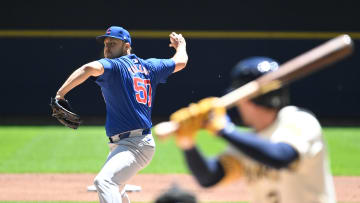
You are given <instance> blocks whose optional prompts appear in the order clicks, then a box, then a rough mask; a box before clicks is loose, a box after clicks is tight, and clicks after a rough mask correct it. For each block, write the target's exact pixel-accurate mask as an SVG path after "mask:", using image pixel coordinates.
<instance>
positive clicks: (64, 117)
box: [50, 98, 82, 129]
mask: <svg viewBox="0 0 360 203" xmlns="http://www.w3.org/2000/svg"><path fill="white" fill-rule="evenodd" d="M50 107H51V109H52V116H53V117H55V118H56V119H58V121H59V122H60V123H62V124H63V125H65V126H67V127H69V128H72V129H77V128H78V127H79V125H80V124H81V122H82V120H81V119H80V116H79V115H77V114H76V113H73V110H72V108H71V107H70V104H69V102H68V101H67V100H62V99H60V100H58V99H55V98H51V102H50Z"/></svg>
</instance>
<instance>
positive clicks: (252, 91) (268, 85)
mask: <svg viewBox="0 0 360 203" xmlns="http://www.w3.org/2000/svg"><path fill="white" fill-rule="evenodd" d="M352 51H353V42H352V39H351V38H350V36H349V35H340V36H338V37H336V38H333V39H331V40H329V41H327V42H325V43H323V44H321V45H319V46H317V47H315V48H313V49H311V50H309V51H307V52H305V53H303V54H301V55H299V56H297V57H295V58H293V59H291V60H289V61H287V62H286V63H284V64H282V65H281V66H280V67H279V69H278V70H276V71H274V72H270V73H268V74H265V75H263V76H261V77H259V78H258V79H256V80H253V81H251V82H249V83H247V84H245V85H243V86H241V87H239V88H237V89H235V90H234V91H232V92H230V93H228V94H226V95H224V96H222V97H220V98H219V100H218V102H217V103H216V104H215V105H219V106H222V107H225V108H227V109H229V108H231V107H233V106H234V105H235V104H236V103H237V102H238V101H240V100H242V99H252V98H255V97H257V96H259V95H262V94H265V93H267V92H270V91H273V90H276V89H279V88H281V87H282V86H284V85H286V84H289V83H291V82H293V81H295V80H297V79H299V78H302V77H304V76H306V75H309V74H310V73H313V72H315V71H318V70H320V69H321V68H324V67H326V66H327V65H330V64H332V63H334V62H336V61H338V60H340V59H342V58H344V57H346V56H348V55H349V54H350V53H352ZM177 129H178V125H177V124H176V123H174V122H172V121H168V122H162V123H159V124H157V125H156V126H155V127H154V131H155V135H157V136H158V137H159V138H165V137H167V136H168V135H171V134H172V133H174V132H175V131H176V130H177Z"/></svg>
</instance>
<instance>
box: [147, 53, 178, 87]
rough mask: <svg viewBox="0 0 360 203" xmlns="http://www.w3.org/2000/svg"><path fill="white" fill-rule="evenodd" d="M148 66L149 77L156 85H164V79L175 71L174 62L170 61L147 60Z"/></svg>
mask: <svg viewBox="0 0 360 203" xmlns="http://www.w3.org/2000/svg"><path fill="white" fill-rule="evenodd" d="M146 62H148V63H149V64H150V67H149V69H150V76H151V77H152V80H154V81H155V82H156V83H165V82H166V79H167V78H168V77H169V75H171V73H173V72H174V70H175V61H174V60H172V59H155V58H151V59H147V60H146Z"/></svg>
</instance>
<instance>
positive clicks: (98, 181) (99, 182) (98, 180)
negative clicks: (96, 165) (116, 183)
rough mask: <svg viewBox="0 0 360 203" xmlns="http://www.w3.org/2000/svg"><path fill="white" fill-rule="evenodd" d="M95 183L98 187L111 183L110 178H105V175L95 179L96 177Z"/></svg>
mask: <svg viewBox="0 0 360 203" xmlns="http://www.w3.org/2000/svg"><path fill="white" fill-rule="evenodd" d="M94 185H95V186H96V188H98V189H99V188H101V187H102V186H106V185H107V186H109V185H110V183H109V181H108V180H106V179H105V178H103V177H100V176H96V177H95V179H94Z"/></svg>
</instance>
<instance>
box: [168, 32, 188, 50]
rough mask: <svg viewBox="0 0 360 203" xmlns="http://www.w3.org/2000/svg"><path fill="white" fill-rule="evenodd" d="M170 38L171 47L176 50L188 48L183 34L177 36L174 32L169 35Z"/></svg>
mask: <svg viewBox="0 0 360 203" xmlns="http://www.w3.org/2000/svg"><path fill="white" fill-rule="evenodd" d="M169 37H170V44H169V47H174V48H175V49H177V48H178V47H181V46H186V42H185V39H184V37H183V36H182V34H177V33H175V32H172V33H171V34H170V35H169Z"/></svg>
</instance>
